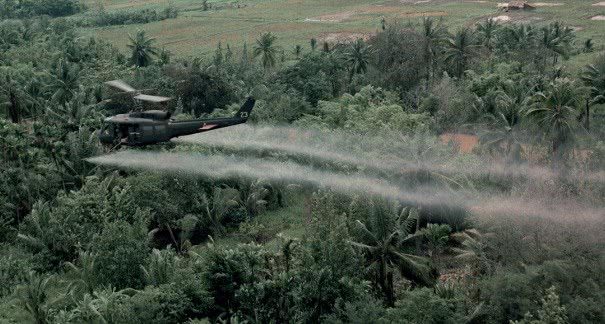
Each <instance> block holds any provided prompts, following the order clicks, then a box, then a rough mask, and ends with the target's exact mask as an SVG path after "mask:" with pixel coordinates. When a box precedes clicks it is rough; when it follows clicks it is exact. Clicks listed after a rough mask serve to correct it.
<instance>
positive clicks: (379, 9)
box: [305, 5, 447, 23]
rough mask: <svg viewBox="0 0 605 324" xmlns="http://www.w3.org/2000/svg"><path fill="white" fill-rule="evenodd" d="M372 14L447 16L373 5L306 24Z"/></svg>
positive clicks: (433, 12) (329, 15) (333, 21)
mask: <svg viewBox="0 0 605 324" xmlns="http://www.w3.org/2000/svg"><path fill="white" fill-rule="evenodd" d="M372 14H393V15H395V16H397V17H440V16H447V12H445V11H407V12H406V11H405V10H404V9H403V8H402V7H399V6H382V5H373V6H367V7H363V8H361V9H358V10H353V11H343V12H339V13H333V14H327V15H321V16H317V17H313V18H307V19H305V22H330V23H337V22H342V21H346V20H351V19H354V18H355V17H356V16H360V15H372Z"/></svg>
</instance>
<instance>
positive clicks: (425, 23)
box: [422, 17, 447, 88]
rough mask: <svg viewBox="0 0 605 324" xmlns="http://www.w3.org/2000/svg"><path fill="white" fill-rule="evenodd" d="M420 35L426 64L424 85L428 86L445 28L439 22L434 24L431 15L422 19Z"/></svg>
mask: <svg viewBox="0 0 605 324" xmlns="http://www.w3.org/2000/svg"><path fill="white" fill-rule="evenodd" d="M422 36H423V37H424V59H425V64H426V86H427V88H428V86H429V84H430V82H431V77H432V75H433V74H434V64H435V60H436V59H437V55H438V54H439V52H440V49H441V46H442V44H443V41H444V40H445V38H446V36H447V30H446V29H445V27H444V26H443V25H442V24H441V22H439V23H437V24H435V20H434V19H433V18H432V17H425V18H423V19H422Z"/></svg>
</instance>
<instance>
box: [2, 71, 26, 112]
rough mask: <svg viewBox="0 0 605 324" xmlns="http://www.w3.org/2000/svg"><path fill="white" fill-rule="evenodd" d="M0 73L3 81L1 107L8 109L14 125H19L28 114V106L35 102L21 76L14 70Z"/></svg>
mask: <svg viewBox="0 0 605 324" xmlns="http://www.w3.org/2000/svg"><path fill="white" fill-rule="evenodd" d="M0 72H2V74H1V76H0V77H1V80H2V86H1V87H0V100H2V101H1V102H0V106H4V107H6V110H7V112H8V116H9V118H10V120H11V121H12V122H13V123H19V122H21V119H22V117H23V115H25V113H26V112H27V110H28V106H30V104H31V103H32V102H33V98H32V97H31V96H30V95H29V93H28V92H27V91H26V89H25V87H24V86H23V85H22V82H20V81H21V80H19V75H18V74H16V73H15V72H13V70H10V69H5V70H2V71H0Z"/></svg>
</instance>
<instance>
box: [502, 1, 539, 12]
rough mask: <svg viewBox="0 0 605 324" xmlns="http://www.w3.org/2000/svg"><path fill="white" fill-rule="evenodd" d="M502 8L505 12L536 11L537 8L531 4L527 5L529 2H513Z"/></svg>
mask: <svg viewBox="0 0 605 324" xmlns="http://www.w3.org/2000/svg"><path fill="white" fill-rule="evenodd" d="M499 7H500V8H502V9H503V10H504V11H509V10H529V9H535V8H536V7H534V6H532V5H530V4H529V3H527V1H511V2H509V3H507V4H503V5H499Z"/></svg>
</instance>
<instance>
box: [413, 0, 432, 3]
mask: <svg viewBox="0 0 605 324" xmlns="http://www.w3.org/2000/svg"><path fill="white" fill-rule="evenodd" d="M429 2H431V0H418V1H416V2H414V4H423V3H429Z"/></svg>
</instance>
